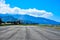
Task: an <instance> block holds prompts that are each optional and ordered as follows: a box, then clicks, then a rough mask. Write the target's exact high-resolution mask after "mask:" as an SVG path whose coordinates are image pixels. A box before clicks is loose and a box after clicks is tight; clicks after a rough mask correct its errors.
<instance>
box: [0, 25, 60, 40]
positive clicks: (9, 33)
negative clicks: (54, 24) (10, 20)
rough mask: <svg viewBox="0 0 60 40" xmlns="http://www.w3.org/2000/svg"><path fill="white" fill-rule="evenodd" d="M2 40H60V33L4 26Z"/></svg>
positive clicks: (1, 32)
mask: <svg viewBox="0 0 60 40" xmlns="http://www.w3.org/2000/svg"><path fill="white" fill-rule="evenodd" d="M0 40H60V32H58V31H54V30H48V29H45V28H39V27H37V26H23V25H21V26H20V25H13V26H3V27H0Z"/></svg>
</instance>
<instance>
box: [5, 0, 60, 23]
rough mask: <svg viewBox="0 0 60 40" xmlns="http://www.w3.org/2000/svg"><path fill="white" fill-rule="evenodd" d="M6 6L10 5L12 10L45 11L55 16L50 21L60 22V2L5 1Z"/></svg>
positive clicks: (36, 0)
mask: <svg viewBox="0 0 60 40" xmlns="http://www.w3.org/2000/svg"><path fill="white" fill-rule="evenodd" d="M5 1H6V4H9V5H10V7H11V8H14V7H18V8H21V9H29V8H31V9H33V8H36V9H38V10H45V11H47V12H52V14H53V16H51V17H48V16H47V17H48V18H49V19H52V20H56V21H59V22H60V0H5Z"/></svg>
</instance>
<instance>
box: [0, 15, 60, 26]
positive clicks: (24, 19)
mask: <svg viewBox="0 0 60 40" xmlns="http://www.w3.org/2000/svg"><path fill="white" fill-rule="evenodd" d="M0 18H2V20H3V21H4V22H7V21H12V22H13V21H18V20H19V21H20V22H21V23H23V24H55V25H56V24H60V22H56V21H54V20H50V19H46V18H42V17H33V16H29V15H19V14H0Z"/></svg>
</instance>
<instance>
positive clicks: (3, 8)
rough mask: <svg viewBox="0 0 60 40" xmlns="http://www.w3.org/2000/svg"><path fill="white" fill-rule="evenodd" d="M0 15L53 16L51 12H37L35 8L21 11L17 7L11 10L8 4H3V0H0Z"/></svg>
mask: <svg viewBox="0 0 60 40" xmlns="http://www.w3.org/2000/svg"><path fill="white" fill-rule="evenodd" d="M0 13H2V14H6V13H9V14H22V15H24V14H27V15H30V16H35V17H51V16H52V15H53V14H52V12H47V11H45V10H38V9H36V8H33V9H31V8H29V9H21V8H18V7H14V8H11V7H10V5H9V4H5V1H4V0H0Z"/></svg>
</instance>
